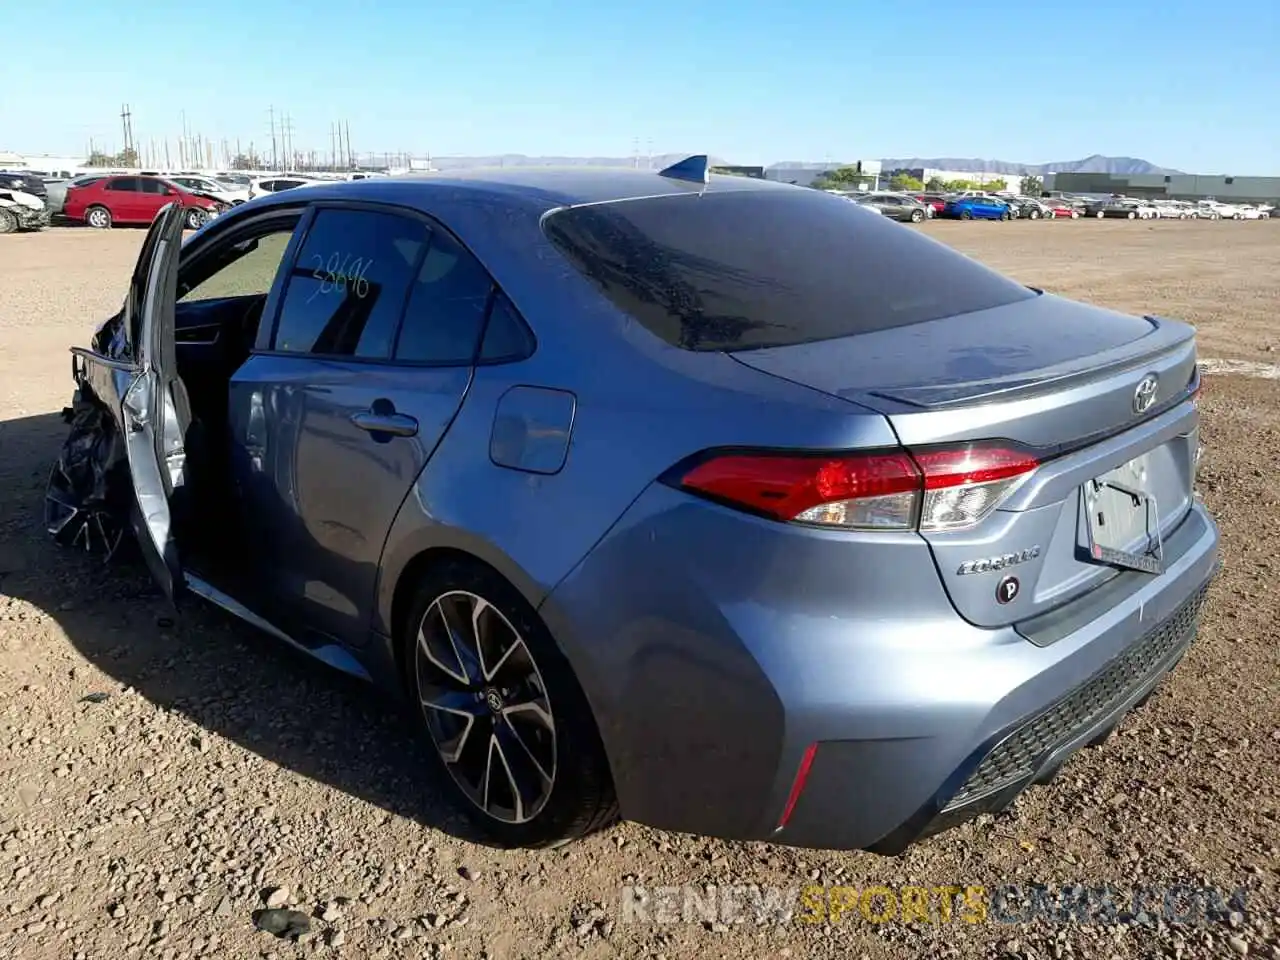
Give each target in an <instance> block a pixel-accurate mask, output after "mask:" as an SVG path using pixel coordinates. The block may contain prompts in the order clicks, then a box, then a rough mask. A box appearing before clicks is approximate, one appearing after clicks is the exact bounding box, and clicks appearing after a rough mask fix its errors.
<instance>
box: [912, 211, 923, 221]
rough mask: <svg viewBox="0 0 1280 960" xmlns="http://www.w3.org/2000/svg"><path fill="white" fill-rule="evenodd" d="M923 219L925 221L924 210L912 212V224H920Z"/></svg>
mask: <svg viewBox="0 0 1280 960" xmlns="http://www.w3.org/2000/svg"><path fill="white" fill-rule="evenodd" d="M923 219H924V211H923V210H912V211H911V222H912V223H920V222H921V221H922V220H923Z"/></svg>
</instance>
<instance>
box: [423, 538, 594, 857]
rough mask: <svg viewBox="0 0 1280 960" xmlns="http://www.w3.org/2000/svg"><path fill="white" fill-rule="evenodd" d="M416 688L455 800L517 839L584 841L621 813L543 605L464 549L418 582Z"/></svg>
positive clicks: (536, 843)
mask: <svg viewBox="0 0 1280 960" xmlns="http://www.w3.org/2000/svg"><path fill="white" fill-rule="evenodd" d="M400 640H401V643H402V644H403V646H402V648H401V649H402V650H403V651H404V654H405V656H404V663H405V668H406V673H407V679H408V684H409V688H410V691H411V693H412V695H413V696H414V697H415V699H416V700H417V701H418V704H419V709H418V715H419V717H420V720H421V724H422V727H423V728H424V730H425V731H426V733H427V735H428V737H429V739H430V741H431V743H432V745H433V746H434V747H435V755H436V759H437V760H438V762H439V764H440V767H441V768H442V769H443V771H444V772H445V773H447V774H448V776H447V777H444V778H442V782H443V783H445V784H446V786H447V788H448V790H449V793H450V795H451V799H452V800H453V801H454V803H455V804H456V805H457V806H458V808H459V809H460V810H462V812H463V813H464V814H465V815H466V816H467V817H468V818H469V819H470V820H471V822H472V823H474V824H475V825H476V826H477V827H478V828H479V829H480V830H481V831H483V832H484V833H485V834H486V835H487V836H489V837H491V838H493V839H494V840H496V841H497V842H499V843H501V844H503V845H505V846H512V847H544V846H550V845H554V844H557V843H560V842H563V841H567V840H573V839H576V838H578V837H581V836H584V835H586V834H588V833H591V832H593V831H595V830H597V829H600V828H601V827H604V826H606V825H608V824H609V823H611V822H613V821H614V820H615V819H616V818H617V803H616V800H615V797H614V791H613V783H612V780H611V778H610V774H609V767H608V762H607V760H606V759H605V754H604V748H603V746H602V745H601V742H600V736H599V733H598V731H597V729H596V724H595V719H594V717H593V716H592V714H591V709H590V707H589V706H588V704H587V699H586V696H585V695H584V694H583V692H582V688H581V687H580V686H579V685H578V681H577V678H576V677H575V676H574V673H573V670H572V668H571V667H570V665H569V662H568V661H567V660H566V659H565V657H564V654H562V653H561V652H560V649H559V647H558V646H557V645H556V643H555V641H554V639H553V638H552V637H551V634H550V632H549V631H548V630H547V628H546V626H545V625H544V624H543V622H542V620H541V618H540V617H539V616H538V614H537V612H536V611H535V610H534V609H533V607H531V606H530V605H529V603H528V601H526V600H525V599H524V598H523V597H522V596H521V595H520V593H519V592H518V591H517V590H515V589H514V588H513V587H512V586H511V585H510V584H509V583H507V582H506V580H504V579H503V578H502V577H501V576H499V575H498V574H497V573H496V572H494V571H493V570H491V569H490V568H488V567H486V566H484V565H483V564H480V563H478V562H475V561H469V560H465V559H457V560H450V561H448V562H445V563H442V564H441V565H440V566H438V567H435V568H433V569H432V570H431V571H430V572H429V573H428V574H427V575H426V576H425V577H424V578H423V580H422V582H421V583H419V584H418V586H417V590H416V591H415V595H414V602H413V606H412V609H411V611H410V613H409V616H408V618H407V619H406V621H405V625H404V636H402V637H401V638H400Z"/></svg>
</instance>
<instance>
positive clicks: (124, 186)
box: [107, 177, 138, 193]
mask: <svg viewBox="0 0 1280 960" xmlns="http://www.w3.org/2000/svg"><path fill="white" fill-rule="evenodd" d="M107 189H108V190H124V191H125V192H127V193H137V192H138V180H137V178H136V177H121V178H120V179H119V180H112V181H111V182H110V183H108V184H107Z"/></svg>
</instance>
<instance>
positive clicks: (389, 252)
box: [273, 210, 430, 359]
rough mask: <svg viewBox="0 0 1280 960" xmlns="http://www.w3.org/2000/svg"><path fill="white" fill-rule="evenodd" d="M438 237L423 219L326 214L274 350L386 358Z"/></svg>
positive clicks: (303, 255)
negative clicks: (422, 260)
mask: <svg viewBox="0 0 1280 960" xmlns="http://www.w3.org/2000/svg"><path fill="white" fill-rule="evenodd" d="M429 236H430V233H429V231H428V229H427V227H426V226H425V225H424V224H423V223H421V222H420V221H418V220H414V219H411V218H409V217H401V216H398V215H396V214H391V213H377V212H371V211H367V210H321V211H320V212H319V213H318V214H317V215H316V218H315V220H314V221H313V222H312V225H311V229H310V231H309V232H308V234H307V239H306V242H305V243H304V244H303V246H302V251H301V252H300V253H299V254H298V259H297V262H296V263H295V264H294V266H293V269H292V271H291V273H290V277H289V285H288V288H287V289H286V290H285V296H284V303H283V305H282V306H281V309H280V320H279V322H278V323H277V325H276V332H275V339H274V342H273V348H274V349H276V350H280V351H284V352H286V353H307V354H317V355H322V356H340V357H341V356H351V357H363V358H368V359H386V358H388V357H390V355H391V346H392V341H393V339H394V337H395V332H396V326H397V325H398V323H399V320H400V314H401V312H402V311H403V309H404V304H405V297H406V296H407V295H408V292H409V286H410V284H411V283H412V282H413V280H414V277H415V268H416V267H417V266H418V263H419V259H420V257H421V255H422V252H423V248H424V247H425V246H426V244H427V241H428V239H429Z"/></svg>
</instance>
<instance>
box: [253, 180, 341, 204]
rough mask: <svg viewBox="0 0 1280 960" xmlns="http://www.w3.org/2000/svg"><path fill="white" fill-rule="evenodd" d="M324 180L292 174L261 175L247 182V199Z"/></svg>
mask: <svg viewBox="0 0 1280 960" xmlns="http://www.w3.org/2000/svg"><path fill="white" fill-rule="evenodd" d="M324 182H325V181H324V180H313V179H311V178H310V177H298V176H292V175H281V176H278V177H263V178H262V179H261V180H255V181H253V183H251V184H249V199H250V200H254V199H256V198H258V197H264V196H266V195H267V194H268V193H279V192H280V191H281V190H293V189H295V188H297V187H310V186H314V185H315V184H317V183H324Z"/></svg>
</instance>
